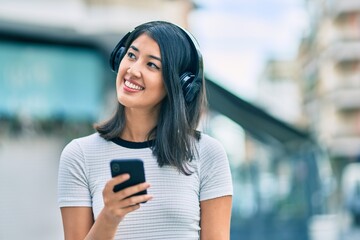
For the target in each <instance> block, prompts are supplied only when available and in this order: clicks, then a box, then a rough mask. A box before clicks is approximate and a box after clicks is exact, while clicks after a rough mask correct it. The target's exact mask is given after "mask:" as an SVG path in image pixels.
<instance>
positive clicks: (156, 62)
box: [116, 34, 166, 110]
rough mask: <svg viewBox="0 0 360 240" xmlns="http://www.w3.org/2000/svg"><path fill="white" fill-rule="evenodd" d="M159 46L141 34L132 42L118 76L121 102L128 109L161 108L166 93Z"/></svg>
mask: <svg viewBox="0 0 360 240" xmlns="http://www.w3.org/2000/svg"><path fill="white" fill-rule="evenodd" d="M160 56H161V55H160V48H159V45H158V44H157V43H156V42H155V41H154V40H153V39H152V38H151V37H149V36H148V35H146V34H142V35H140V36H139V37H138V38H136V39H135V40H134V41H133V42H132V43H131V45H130V47H129V49H128V51H127V53H126V54H125V56H124V57H123V59H122V61H121V63H120V66H119V70H118V75H117V78H116V92H117V98H118V101H119V102H120V103H121V104H122V105H124V106H125V107H127V108H139V109H141V108H143V109H144V110H154V109H158V108H159V106H160V103H161V101H162V100H163V99H164V97H165V96H166V91H165V87H164V82H163V76H162V69H161V68H162V65H161V58H160Z"/></svg>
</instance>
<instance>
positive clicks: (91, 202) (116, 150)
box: [58, 133, 233, 240]
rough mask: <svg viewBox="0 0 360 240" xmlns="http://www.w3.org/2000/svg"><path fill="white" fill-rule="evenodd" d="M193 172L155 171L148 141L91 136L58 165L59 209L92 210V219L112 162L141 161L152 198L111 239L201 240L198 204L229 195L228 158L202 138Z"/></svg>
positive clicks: (72, 145)
mask: <svg viewBox="0 0 360 240" xmlns="http://www.w3.org/2000/svg"><path fill="white" fill-rule="evenodd" d="M197 147H198V152H199V157H198V158H196V159H195V160H194V161H193V162H192V168H193V171H194V173H193V174H192V175H190V176H186V175H184V174H181V173H179V171H178V170H177V169H176V168H175V167H172V166H164V167H159V166H158V164H157V161H156V158H155V157H154V156H153V154H152V151H151V149H150V148H149V143H146V142H145V143H134V142H127V141H124V140H121V139H117V140H114V141H107V140H105V139H103V138H102V137H100V136H99V134H98V133H94V134H92V135H90V136H87V137H83V138H78V139H75V140H73V141H71V142H70V143H69V144H68V145H67V146H66V147H65V148H64V150H63V152H62V154H61V158H60V164H59V175H58V202H59V206H60V207H73V206H85V207H91V208H92V210H93V214H94V217H95V219H96V218H97V216H98V214H99V213H100V211H101V209H102V208H103V206H104V204H103V199H102V190H103V188H104V186H105V183H106V182H107V181H108V180H110V178H111V173H110V161H111V160H112V159H122V158H139V159H142V160H143V161H144V167H145V176H146V181H147V182H148V183H150V185H151V187H150V188H149V189H148V193H149V194H151V195H152V196H153V199H152V200H150V201H148V202H147V203H144V204H142V205H141V208H140V209H138V210H136V211H134V212H131V213H129V214H128V215H126V217H125V218H124V219H123V221H122V222H121V223H120V224H119V227H118V230H117V232H116V237H115V239H122V240H127V239H132V240H133V239H139V240H141V239H146V240H151V239H199V231H200V201H203V200H207V199H212V198H216V197H221V196H226V195H232V193H233V187H232V180H231V173H230V168H229V163H228V159H227V156H226V153H225V151H224V148H223V147H222V145H221V144H220V143H219V142H218V141H217V140H215V139H214V138H212V137H210V136H208V135H206V134H201V139H200V141H199V142H198V144H197Z"/></svg>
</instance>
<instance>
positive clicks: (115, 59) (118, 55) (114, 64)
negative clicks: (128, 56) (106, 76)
mask: <svg viewBox="0 0 360 240" xmlns="http://www.w3.org/2000/svg"><path fill="white" fill-rule="evenodd" d="M124 55H125V47H120V48H115V49H114V50H113V52H112V53H111V56H110V68H111V70H113V71H114V72H118V69H119V65H120V62H121V59H122V58H123V57H124Z"/></svg>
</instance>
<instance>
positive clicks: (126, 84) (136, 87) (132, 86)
mask: <svg viewBox="0 0 360 240" xmlns="http://www.w3.org/2000/svg"><path fill="white" fill-rule="evenodd" d="M125 86H126V87H128V88H130V89H133V90H144V89H145V88H144V87H141V86H139V85H136V84H134V83H132V82H129V81H127V80H125Z"/></svg>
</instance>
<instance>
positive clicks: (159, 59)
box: [130, 45, 161, 62]
mask: <svg viewBox="0 0 360 240" xmlns="http://www.w3.org/2000/svg"><path fill="white" fill-rule="evenodd" d="M130 48H131V49H133V50H134V51H136V52H140V50H139V49H138V48H137V47H135V46H133V45H131V46H130ZM149 57H150V58H153V59H156V60H158V61H160V62H161V58H159V57H156V56H154V55H149Z"/></svg>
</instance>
